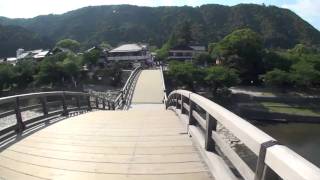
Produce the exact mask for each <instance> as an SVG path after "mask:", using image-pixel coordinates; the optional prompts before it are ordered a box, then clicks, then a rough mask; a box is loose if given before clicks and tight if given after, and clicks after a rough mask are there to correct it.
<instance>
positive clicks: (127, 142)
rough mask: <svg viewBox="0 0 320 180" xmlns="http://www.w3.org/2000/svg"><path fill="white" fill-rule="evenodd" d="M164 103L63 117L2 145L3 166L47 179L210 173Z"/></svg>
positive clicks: (147, 177)
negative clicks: (157, 108) (158, 107)
mask: <svg viewBox="0 0 320 180" xmlns="http://www.w3.org/2000/svg"><path fill="white" fill-rule="evenodd" d="M161 109H162V110H161V111H153V110H151V111H153V112H151V111H145V112H141V111H127V112H110V111H106V112H95V113H89V114H84V115H80V116H76V117H72V118H69V119H68V120H65V121H60V122H58V123H55V124H53V125H51V126H49V127H47V128H45V129H42V130H41V131H38V132H35V133H34V134H33V135H31V136H29V137H26V138H24V139H23V140H21V141H19V142H17V143H16V144H14V145H12V146H10V147H9V148H8V149H7V150H5V151H2V152H1V153H0V167H1V166H4V168H14V169H15V170H16V171H17V172H19V173H21V174H26V173H28V174H29V175H33V176H35V175H36V176H37V177H39V178H46V179H57V178H59V179H61V178H62V177H65V178H66V179H68V178H76V177H81V178H84V177H92V178H91V179H98V178H97V177H101V179H103V178H104V179H126V180H131V179H135V180H140V179H141V180H151V179H152V180H158V179H159V180H160V179H161V180H162V179H163V178H165V179H167V178H168V179H172V180H176V179H181V180H185V179H190V180H191V179H197V180H198V179H203V180H208V179H211V177H210V175H209V173H208V169H207V167H206V166H205V165H204V164H203V162H202V160H201V159H200V157H199V155H198V150H197V149H196V148H195V147H194V146H193V144H192V142H191V141H190V138H189V137H188V136H187V135H186V134H185V132H186V131H185V128H183V126H182V124H180V122H179V119H178V118H177V117H176V116H175V115H174V113H163V112H165V110H164V108H161ZM158 112H159V113H158ZM156 116H160V117H156ZM133 117H134V118H133ZM145 117H147V118H145ZM76 179H77V178H76ZM85 179H86V178H85ZM89 179H90V178H89Z"/></svg>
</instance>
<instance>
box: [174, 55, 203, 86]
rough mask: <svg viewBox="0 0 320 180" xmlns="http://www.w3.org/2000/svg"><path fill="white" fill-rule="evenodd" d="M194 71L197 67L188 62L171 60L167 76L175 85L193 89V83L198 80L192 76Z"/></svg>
mask: <svg viewBox="0 0 320 180" xmlns="http://www.w3.org/2000/svg"><path fill="white" fill-rule="evenodd" d="M196 72H197V68H196V67H195V66H193V64H192V63H190V62H178V61H171V62H170V63H169V71H168V76H169V77H170V78H171V79H172V80H173V83H174V84H175V85H177V86H180V87H186V88H187V89H190V90H193V89H194V84H195V83H196V82H197V81H199V79H196V78H195V76H194V75H195V73H196Z"/></svg>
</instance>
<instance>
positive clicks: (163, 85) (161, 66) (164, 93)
mask: <svg viewBox="0 0 320 180" xmlns="http://www.w3.org/2000/svg"><path fill="white" fill-rule="evenodd" d="M160 71H161V79H162V87H163V102H164V103H166V102H167V101H168V96H167V89H166V84H165V79H164V69H163V65H162V64H161V65H160Z"/></svg>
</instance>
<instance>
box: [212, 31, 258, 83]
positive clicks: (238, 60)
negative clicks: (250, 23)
mask: <svg viewBox="0 0 320 180" xmlns="http://www.w3.org/2000/svg"><path fill="white" fill-rule="evenodd" d="M262 51H263V46H262V40H261V37H260V35H259V34H257V33H256V32H254V31H252V30H250V29H240V30H236V31H234V32H233V33H231V34H229V35H228V36H226V37H225V38H224V39H223V40H221V41H220V42H219V43H217V44H216V46H215V47H214V49H213V53H214V55H215V56H217V57H220V59H221V60H222V64H223V65H225V66H227V67H229V68H233V69H236V70H237V71H238V73H239V76H240V78H241V80H242V82H243V83H250V82H252V81H254V82H258V79H259V74H261V73H263V63H262V60H261V58H262Z"/></svg>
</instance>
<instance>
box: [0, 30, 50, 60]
mask: <svg viewBox="0 0 320 180" xmlns="http://www.w3.org/2000/svg"><path fill="white" fill-rule="evenodd" d="M51 44H52V41H51V40H49V39H47V38H42V37H40V36H39V35H38V34H37V33H34V32H32V31H30V30H27V29H25V28H23V27H19V26H11V25H10V26H2V25H0V57H8V56H15V53H16V50H17V49H18V48H25V47H26V48H29V49H35V48H49V47H50V46H51Z"/></svg>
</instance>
